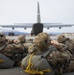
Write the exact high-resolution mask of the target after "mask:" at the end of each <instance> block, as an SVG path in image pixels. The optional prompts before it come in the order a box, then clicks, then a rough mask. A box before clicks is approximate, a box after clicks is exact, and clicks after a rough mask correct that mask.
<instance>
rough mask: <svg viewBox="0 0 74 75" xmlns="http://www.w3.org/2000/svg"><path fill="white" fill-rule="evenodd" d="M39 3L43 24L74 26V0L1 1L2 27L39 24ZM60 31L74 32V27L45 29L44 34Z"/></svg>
mask: <svg viewBox="0 0 74 75" xmlns="http://www.w3.org/2000/svg"><path fill="white" fill-rule="evenodd" d="M37 1H39V4H40V13H41V22H45V23H63V24H74V0H0V25H1V24H2V25H4V24H9V25H12V24H14V23H35V22H37ZM19 30H20V29H19ZM22 30H24V29H22ZM30 30H31V29H27V30H25V32H27V31H30ZM58 31H59V32H74V27H68V28H62V29H59V28H51V29H49V30H47V29H44V32H58Z"/></svg>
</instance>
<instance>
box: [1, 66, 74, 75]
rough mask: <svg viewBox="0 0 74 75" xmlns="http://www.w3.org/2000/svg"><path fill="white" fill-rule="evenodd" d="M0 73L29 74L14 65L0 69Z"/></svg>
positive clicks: (5, 74)
mask: <svg viewBox="0 0 74 75" xmlns="http://www.w3.org/2000/svg"><path fill="white" fill-rule="evenodd" d="M0 75H29V74H26V73H25V72H24V71H23V69H22V68H21V67H14V68H11V69H0ZM63 75H74V73H66V74H63Z"/></svg>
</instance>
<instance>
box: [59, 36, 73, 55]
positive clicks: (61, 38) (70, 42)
mask: <svg viewBox="0 0 74 75" xmlns="http://www.w3.org/2000/svg"><path fill="white" fill-rule="evenodd" d="M58 42H59V43H64V44H65V45H67V46H68V50H69V51H70V52H71V53H72V54H73V55H74V41H73V40H72V39H70V38H66V37H65V36H64V35H60V36H59V37H58Z"/></svg>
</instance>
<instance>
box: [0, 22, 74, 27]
mask: <svg viewBox="0 0 74 75" xmlns="http://www.w3.org/2000/svg"><path fill="white" fill-rule="evenodd" d="M33 25H34V23H16V24H14V25H0V27H2V28H32V26H33ZM72 26H74V24H61V23H43V27H44V28H55V27H58V28H59V27H72Z"/></svg>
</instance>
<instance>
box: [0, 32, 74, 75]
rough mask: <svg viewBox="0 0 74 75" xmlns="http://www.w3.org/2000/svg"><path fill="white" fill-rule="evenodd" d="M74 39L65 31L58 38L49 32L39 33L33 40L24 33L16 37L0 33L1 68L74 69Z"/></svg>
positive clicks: (49, 72) (47, 73) (49, 73)
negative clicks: (7, 36)
mask: <svg viewBox="0 0 74 75" xmlns="http://www.w3.org/2000/svg"><path fill="white" fill-rule="evenodd" d="M73 46H74V41H73V40H72V39H70V38H66V37H65V36H64V35H60V36H59V37H58V41H55V40H52V39H51V38H50V36H49V35H48V34H47V33H39V34H38V35H37V36H36V37H35V39H34V41H33V43H26V40H25V36H24V35H20V36H19V37H18V39H17V40H15V39H14V40H10V39H6V36H5V35H4V33H0V68H11V67H13V66H20V64H21V66H22V68H23V70H24V71H25V73H26V74H27V75H30V74H32V75H41V74H43V75H54V74H55V75H59V74H63V73H67V72H74V51H73V50H74V49H73V48H74V47H73Z"/></svg>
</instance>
